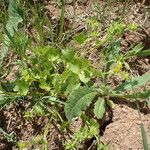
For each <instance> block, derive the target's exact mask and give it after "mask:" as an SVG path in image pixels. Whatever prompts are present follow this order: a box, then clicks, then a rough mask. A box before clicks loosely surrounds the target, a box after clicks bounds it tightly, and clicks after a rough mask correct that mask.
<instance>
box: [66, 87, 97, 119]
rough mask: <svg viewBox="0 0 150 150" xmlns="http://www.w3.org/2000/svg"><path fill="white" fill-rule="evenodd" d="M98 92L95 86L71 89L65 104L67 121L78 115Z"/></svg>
mask: <svg viewBox="0 0 150 150" xmlns="http://www.w3.org/2000/svg"><path fill="white" fill-rule="evenodd" d="M97 94H98V92H97V91H96V89H95V88H89V87H81V88H79V89H76V90H74V91H72V92H71V93H70V95H69V97H68V100H67V101H66V104H65V114H66V117H67V119H68V120H69V121H71V120H72V119H73V118H75V117H77V116H79V115H80V114H81V113H82V112H83V111H84V110H85V109H86V107H87V106H89V105H90V103H91V102H92V100H93V99H94V98H95V96H96V95H97Z"/></svg>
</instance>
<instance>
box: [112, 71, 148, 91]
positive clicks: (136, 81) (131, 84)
mask: <svg viewBox="0 0 150 150" xmlns="http://www.w3.org/2000/svg"><path fill="white" fill-rule="evenodd" d="M148 81H150V74H149V73H146V74H144V75H142V76H139V77H135V78H133V79H131V80H128V81H126V82H125V83H123V84H121V85H120V86H118V87H117V88H116V89H115V91H116V92H123V91H129V90H133V89H136V88H138V87H140V86H143V85H145V84H146V83H147V82H148Z"/></svg>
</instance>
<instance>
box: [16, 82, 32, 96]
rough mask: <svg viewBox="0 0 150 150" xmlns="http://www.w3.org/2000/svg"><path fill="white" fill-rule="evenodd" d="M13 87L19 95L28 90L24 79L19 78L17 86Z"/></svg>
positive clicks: (24, 93)
mask: <svg viewBox="0 0 150 150" xmlns="http://www.w3.org/2000/svg"><path fill="white" fill-rule="evenodd" d="M15 89H18V92H19V94H21V95H27V93H28V91H29V87H28V84H27V82H26V81H24V80H20V81H18V82H17V86H16V87H15Z"/></svg>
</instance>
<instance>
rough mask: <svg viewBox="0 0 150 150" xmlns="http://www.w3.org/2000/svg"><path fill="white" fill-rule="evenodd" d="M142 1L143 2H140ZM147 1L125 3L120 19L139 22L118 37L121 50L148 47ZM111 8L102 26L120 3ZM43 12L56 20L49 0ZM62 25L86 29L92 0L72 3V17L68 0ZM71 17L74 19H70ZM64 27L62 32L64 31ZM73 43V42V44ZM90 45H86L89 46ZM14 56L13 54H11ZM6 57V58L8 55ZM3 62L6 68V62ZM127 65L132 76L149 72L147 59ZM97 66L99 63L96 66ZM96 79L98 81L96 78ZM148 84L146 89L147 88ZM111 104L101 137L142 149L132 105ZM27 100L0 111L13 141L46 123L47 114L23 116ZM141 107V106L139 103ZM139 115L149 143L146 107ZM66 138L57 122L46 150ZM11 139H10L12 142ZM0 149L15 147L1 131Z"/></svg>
mask: <svg viewBox="0 0 150 150" xmlns="http://www.w3.org/2000/svg"><path fill="white" fill-rule="evenodd" d="M136 2H137V1H136ZM143 2H144V1H143ZM148 3H149V1H145V4H146V5H143V4H141V3H134V2H133V3H129V4H128V7H127V9H126V10H125V16H124V21H125V22H126V23H129V22H132V21H134V22H136V23H138V24H140V27H139V29H138V31H136V32H134V33H133V32H126V33H125V35H124V37H123V39H122V52H123V53H125V52H126V51H127V50H128V48H129V47H130V45H131V44H138V43H139V42H143V43H144V46H145V47H144V50H146V49H150V36H149V35H150V16H149V9H150V8H149V6H148V5H147V4H148ZM113 4H114V5H113V6H112V8H111V11H112V14H111V15H110V14H109V11H108V10H106V11H107V12H106V14H105V17H106V18H108V19H107V21H106V22H105V27H104V30H105V28H106V27H107V26H108V25H109V24H110V22H111V20H116V19H117V18H118V17H119V16H118V11H119V10H120V9H122V8H123V5H122V3H119V2H117V1H116V2H114V3H113ZM100 5H101V6H102V7H103V6H105V1H100ZM46 9H47V13H48V14H49V15H50V17H51V19H52V21H53V22H54V23H56V22H58V21H59V14H60V7H59V5H57V4H56V3H53V2H52V1H47V5H46ZM66 9H67V11H66V18H65V19H66V22H67V23H66V26H67V25H68V24H69V25H72V26H73V31H75V33H77V32H80V30H82V29H84V28H86V21H87V19H88V18H89V17H91V16H96V15H97V13H96V11H95V7H94V3H93V0H88V1H81V0H78V2H77V3H76V5H75V9H76V17H75V18H74V16H73V1H72V0H68V1H67V6H66ZM73 20H74V21H73ZM67 30H68V29H67V27H66V31H67ZM73 44H74V43H73ZM91 45H92V43H90V45H87V47H89V49H90V48H91V47H90V46H91ZM97 53H99V51H98V50H97V49H95V50H94V51H93V53H90V54H88V58H89V59H90V60H91V62H92V63H93V64H96V63H97V62H98V61H99V57H98V55H97ZM13 57H15V58H16V56H13ZM8 59H10V58H8ZM7 62H8V63H7V64H6V65H5V66H6V67H8V65H10V61H7ZM129 65H130V67H131V69H132V75H134V76H136V75H142V74H144V73H146V72H150V58H149V57H146V58H138V59H137V58H135V59H132V60H129ZM98 68H100V66H98ZM13 69H14V70H15V71H13V72H15V73H12V72H11V73H9V74H8V76H7V77H6V79H7V80H9V81H11V80H12V78H14V74H16V70H17V69H18V68H17V66H13V65H12V70H13ZM97 82H98V81H97ZM110 82H111V83H112V85H113V86H116V85H117V84H118V83H119V82H120V81H119V79H111V81H110ZM149 87H150V86H149V85H147V88H148V89H149ZM114 102H115V107H114V109H113V110H112V112H113V116H112V121H111V122H110V123H109V124H108V125H107V126H106V127H105V130H104V132H103V136H102V137H101V140H102V141H103V142H104V143H105V144H108V146H109V147H110V149H111V150H142V149H143V144H142V138H141V129H140V127H141V122H140V119H139V115H138V111H137V110H136V104H131V103H123V102H122V101H117V100H114ZM29 106H30V101H29V100H24V101H23V102H19V103H17V104H16V103H13V104H11V105H10V106H9V107H7V108H4V109H1V110H0V120H1V122H0V127H2V128H3V129H4V131H5V132H7V133H14V134H15V135H17V136H16V137H17V139H15V140H16V141H32V140H33V139H35V137H37V136H39V138H41V137H40V136H42V135H43V133H44V129H45V127H46V126H47V124H48V120H49V117H35V118H34V119H32V120H27V119H25V118H24V112H25V111H28V110H30V107H29ZM143 107H144V106H143ZM141 112H142V113H141V117H142V121H143V124H144V128H145V130H146V133H147V137H148V141H149V144H150V109H149V107H146V108H143V111H142V110H141ZM81 124H82V123H81V121H80V120H79V121H77V122H74V123H73V126H74V130H75V131H77V130H78V129H79V127H80V126H81ZM64 138H66V135H64V134H63V133H61V131H60V130H59V126H58V125H57V123H55V122H53V124H52V125H51V126H50V127H49V132H48V134H47V140H48V149H49V150H63V149H64V147H63V145H62V141H63V140H64ZM15 140H14V141H15ZM39 147H40V146H39V143H37V144H35V146H34V147H32V146H31V148H32V149H40V148H39ZM0 150H18V148H17V146H15V142H14V144H13V143H12V142H8V141H7V140H6V139H5V138H4V136H3V134H0Z"/></svg>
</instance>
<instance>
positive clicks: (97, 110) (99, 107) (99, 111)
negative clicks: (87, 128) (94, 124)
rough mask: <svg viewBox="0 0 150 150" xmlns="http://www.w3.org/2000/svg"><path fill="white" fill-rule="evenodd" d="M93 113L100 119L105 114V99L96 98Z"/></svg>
mask: <svg viewBox="0 0 150 150" xmlns="http://www.w3.org/2000/svg"><path fill="white" fill-rule="evenodd" d="M94 114H95V116H96V117H97V118H98V119H102V118H103V116H104V114H105V99H104V98H98V100H97V101H96V103H95V107H94Z"/></svg>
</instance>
